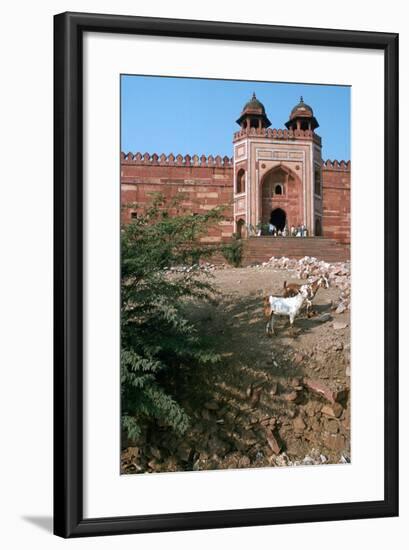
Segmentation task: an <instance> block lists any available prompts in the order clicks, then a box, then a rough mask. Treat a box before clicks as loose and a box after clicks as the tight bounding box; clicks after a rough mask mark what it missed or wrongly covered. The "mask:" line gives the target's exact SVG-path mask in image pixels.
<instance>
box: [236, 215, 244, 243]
mask: <svg viewBox="0 0 409 550" xmlns="http://www.w3.org/2000/svg"><path fill="white" fill-rule="evenodd" d="M236 234H237V237H238V238H239V239H242V238H243V237H244V220H243V219H241V218H240V219H239V220H237V222H236Z"/></svg>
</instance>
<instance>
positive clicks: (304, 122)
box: [285, 96, 319, 130]
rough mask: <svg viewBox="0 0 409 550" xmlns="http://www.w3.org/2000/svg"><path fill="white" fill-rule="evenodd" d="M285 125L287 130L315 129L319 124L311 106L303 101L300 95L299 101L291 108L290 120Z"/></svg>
mask: <svg viewBox="0 0 409 550" xmlns="http://www.w3.org/2000/svg"><path fill="white" fill-rule="evenodd" d="M285 125H286V127H287V128H288V129H289V130H315V129H316V128H318V126H319V124H318V121H317V119H316V118H315V116H314V111H313V110H312V107H310V106H309V105H307V104H306V103H304V99H303V97H302V96H301V97H300V102H299V103H297V105H296V106H295V107H294V108H293V109H292V111H291V113H290V120H288V122H286V123H285Z"/></svg>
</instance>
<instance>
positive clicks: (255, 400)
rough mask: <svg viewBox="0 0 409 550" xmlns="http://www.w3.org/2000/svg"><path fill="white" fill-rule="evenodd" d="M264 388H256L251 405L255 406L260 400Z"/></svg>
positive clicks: (251, 398)
mask: <svg viewBox="0 0 409 550" xmlns="http://www.w3.org/2000/svg"><path fill="white" fill-rule="evenodd" d="M261 391H262V388H256V389H255V390H254V391H253V393H252V395H251V397H250V406H251V407H252V408H254V407H255V406H256V405H257V403H258V402H259V401H260V396H261Z"/></svg>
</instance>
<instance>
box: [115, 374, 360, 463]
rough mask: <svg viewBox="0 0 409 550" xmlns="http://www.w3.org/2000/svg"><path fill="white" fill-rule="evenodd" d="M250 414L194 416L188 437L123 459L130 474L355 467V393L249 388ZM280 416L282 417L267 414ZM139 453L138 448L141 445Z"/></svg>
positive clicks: (217, 405)
mask: <svg viewBox="0 0 409 550" xmlns="http://www.w3.org/2000/svg"><path fill="white" fill-rule="evenodd" d="M241 400H242V404H243V406H242V409H241V410H240V411H237V410H234V409H233V408H232V404H231V403H229V402H228V400H227V398H226V397H224V398H221V399H220V398H219V399H212V400H210V401H208V402H205V403H203V404H202V407H201V408H200V409H198V410H192V411H190V414H191V416H192V422H191V427H190V429H188V431H187V432H186V433H185V434H184V435H183V436H177V435H175V434H172V433H170V432H169V431H168V430H166V429H165V428H163V429H158V430H156V431H155V432H154V433H152V432H151V433H150V437H149V441H148V439H147V437H146V434H145V435H144V436H143V437H141V438H140V440H139V441H138V442H137V446H129V447H128V448H126V449H124V451H123V453H122V460H121V468H122V472H123V473H143V472H166V471H181V470H184V471H186V470H193V471H196V470H212V469H219V468H249V467H263V466H264V467H265V466H277V467H280V466H307V465H318V464H334V463H347V462H349V461H350V459H349V426H350V420H349V390H348V388H347V387H345V386H335V385H333V384H328V383H326V384H324V383H323V382H322V381H321V380H318V379H313V378H310V377H298V378H297V377H295V378H291V379H288V378H285V377H283V378H281V379H280V382H271V381H270V380H268V379H267V378H266V379H265V380H264V381H263V382H261V383H260V382H259V383H257V384H256V385H252V386H250V387H249V388H247V390H246V392H245V395H243V396H241ZM271 408H273V409H274V410H275V413H273V414H271V413H267V409H271ZM134 445H135V444H134Z"/></svg>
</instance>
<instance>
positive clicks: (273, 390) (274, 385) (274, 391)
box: [270, 382, 278, 396]
mask: <svg viewBox="0 0 409 550" xmlns="http://www.w3.org/2000/svg"><path fill="white" fill-rule="evenodd" d="M277 392H278V384H277V382H273V383H272V384H271V389H270V395H273V396H274V395H277Z"/></svg>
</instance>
